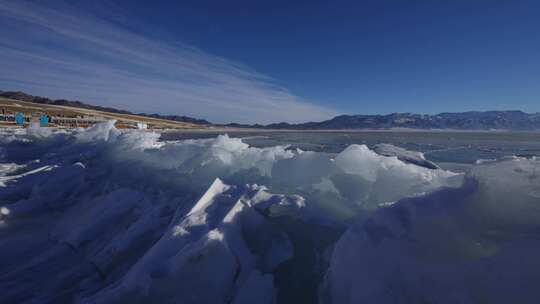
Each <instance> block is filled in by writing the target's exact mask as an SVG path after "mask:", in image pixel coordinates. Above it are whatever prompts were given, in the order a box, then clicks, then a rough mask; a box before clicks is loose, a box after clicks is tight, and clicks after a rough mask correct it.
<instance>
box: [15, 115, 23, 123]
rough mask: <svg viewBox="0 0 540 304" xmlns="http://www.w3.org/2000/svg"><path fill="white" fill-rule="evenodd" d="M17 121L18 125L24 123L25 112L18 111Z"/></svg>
mask: <svg viewBox="0 0 540 304" xmlns="http://www.w3.org/2000/svg"><path fill="white" fill-rule="evenodd" d="M15 123H16V124H18V125H24V114H23V113H17V114H15Z"/></svg>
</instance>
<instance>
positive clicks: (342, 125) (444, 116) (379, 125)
mask: <svg viewBox="0 0 540 304" xmlns="http://www.w3.org/2000/svg"><path fill="white" fill-rule="evenodd" d="M0 96H1V97H6V98H11V99H17V100H22V101H28V102H34V103H40V104H49V105H60V106H70V107H76V108H84V109H92V110H97V111H104V112H110V113H119V114H134V115H141V116H145V117H152V118H159V119H167V120H172V121H178V122H187V123H194V124H202V125H212V123H210V122H208V121H207V120H204V119H197V118H192V117H188V116H179V115H160V114H146V113H139V114H137V113H132V112H129V111H125V110H119V109H115V108H111V107H102V106H94V105H89V104H87V103H84V102H81V101H73V100H65V99H56V100H53V99H49V98H46V97H40V96H33V95H30V94H26V93H24V92H13V91H1V90H0ZM217 126H224V127H236V128H252V129H277V130H283V129H290V130H334V129H335V130H345V129H392V128H409V129H456V130H523V131H532V130H540V113H525V112H522V111H470V112H460V113H448V112H445V113H440V114H435V115H429V114H413V113H392V114H388V115H340V116H336V117H334V118H332V119H329V120H324V121H320V122H305V123H298V124H290V123H286V122H281V123H273V124H268V125H261V124H254V125H248V124H238V123H230V124H225V125H217Z"/></svg>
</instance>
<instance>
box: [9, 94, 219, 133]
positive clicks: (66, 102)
mask: <svg viewBox="0 0 540 304" xmlns="http://www.w3.org/2000/svg"><path fill="white" fill-rule="evenodd" d="M0 97H5V98H10V99H16V100H21V101H27V102H33V103H39V104H48V105H56V106H67V107H75V108H83V109H90V110H96V111H103V112H109V113H118V114H131V115H140V116H145V117H152V118H159V119H167V120H172V121H178V122H187V123H193V124H199V125H211V123H210V122H208V121H207V120H204V119H197V118H192V117H188V116H179V115H160V114H147V113H132V112H130V111H126V110H119V109H115V108H111V107H102V106H94V105H90V104H87V103H84V102H81V101H78V100H66V99H56V100H55V99H50V98H46V97H41V96H33V95H30V94H26V93H24V92H20V91H1V90H0Z"/></svg>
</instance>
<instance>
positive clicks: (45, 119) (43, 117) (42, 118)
mask: <svg viewBox="0 0 540 304" xmlns="http://www.w3.org/2000/svg"><path fill="white" fill-rule="evenodd" d="M48 124H49V116H47V115H45V114H41V115H39V125H40V126H41V127H46V126H47V125H48Z"/></svg>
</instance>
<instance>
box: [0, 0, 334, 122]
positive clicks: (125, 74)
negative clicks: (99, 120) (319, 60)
mask: <svg viewBox="0 0 540 304" xmlns="http://www.w3.org/2000/svg"><path fill="white" fill-rule="evenodd" d="M40 3H41V4H40ZM47 5H48V6H47ZM47 5H46V4H44V2H23V1H1V0H0V36H1V37H2V39H0V53H1V54H2V56H0V66H1V69H2V73H1V74H0V89H4V90H7V89H19V90H27V91H29V92H30V93H34V94H41V95H46V96H50V97H54V98H72V99H80V100H83V101H88V102H91V103H94V104H99V105H108V106H116V107H120V108H125V109H129V110H132V111H135V112H158V113H166V114H180V115H190V116H195V117H202V118H206V119H209V120H211V121H214V122H230V121H236V122H249V123H253V122H260V123H268V122H279V121H288V122H298V121H306V120H321V119H326V118H328V117H330V116H332V115H334V114H335V111H334V110H332V109H328V108H325V107H322V106H318V105H315V104H313V103H310V102H307V101H305V100H303V99H301V98H299V97H297V96H295V95H294V94H292V93H290V92H289V91H287V90H286V89H284V88H282V87H280V86H277V85H275V84H274V81H273V79H271V78H270V77H267V76H265V75H264V74H261V73H259V72H257V71H254V70H253V69H250V68H249V67H247V66H245V65H242V64H240V63H236V62H233V61H230V60H227V59H225V58H221V57H219V56H215V55H212V54H209V53H207V52H205V51H203V50H200V49H197V48H195V47H193V46H190V45H184V44H178V43H174V44H173V43H171V42H168V41H162V40H158V39H153V38H151V37H148V36H145V35H142V34H138V33H134V32H131V31H128V30H126V29H124V28H122V27H120V26H118V25H115V24H114V23H111V22H109V21H106V20H104V19H101V18H99V17H96V15H93V14H91V13H89V12H83V11H79V10H76V9H74V8H73V7H71V6H69V5H67V4H60V5H59V3H55V5H54V6H50V3H48V4H47Z"/></svg>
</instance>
